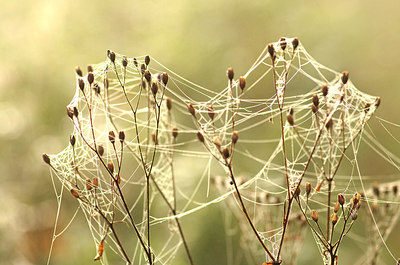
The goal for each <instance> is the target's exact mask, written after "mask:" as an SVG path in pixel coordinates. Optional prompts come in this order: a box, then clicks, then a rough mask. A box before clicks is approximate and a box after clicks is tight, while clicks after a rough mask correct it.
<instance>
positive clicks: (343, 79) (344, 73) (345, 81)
mask: <svg viewBox="0 0 400 265" xmlns="http://www.w3.org/2000/svg"><path fill="white" fill-rule="evenodd" d="M348 80H349V72H346V71H345V72H343V73H342V83H343V85H345V84H346V83H347V81H348Z"/></svg>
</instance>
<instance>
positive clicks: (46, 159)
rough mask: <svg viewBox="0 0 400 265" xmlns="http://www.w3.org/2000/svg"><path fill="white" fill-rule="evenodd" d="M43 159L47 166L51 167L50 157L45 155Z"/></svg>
mask: <svg viewBox="0 0 400 265" xmlns="http://www.w3.org/2000/svg"><path fill="white" fill-rule="evenodd" d="M42 158H43V161H44V162H45V163H46V164H48V165H50V157H49V156H48V155H47V154H43V155H42Z"/></svg>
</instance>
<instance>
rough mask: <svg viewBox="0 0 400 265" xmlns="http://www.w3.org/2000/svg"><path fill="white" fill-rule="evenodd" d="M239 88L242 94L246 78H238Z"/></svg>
mask: <svg viewBox="0 0 400 265" xmlns="http://www.w3.org/2000/svg"><path fill="white" fill-rule="evenodd" d="M239 87H240V89H241V90H242V92H243V90H244V88H245V87H246V78H245V77H244V76H241V77H240V78H239Z"/></svg>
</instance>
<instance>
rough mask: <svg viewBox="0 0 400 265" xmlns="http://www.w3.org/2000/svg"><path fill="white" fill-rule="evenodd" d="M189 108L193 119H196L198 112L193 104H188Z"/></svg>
mask: <svg viewBox="0 0 400 265" xmlns="http://www.w3.org/2000/svg"><path fill="white" fill-rule="evenodd" d="M187 108H188V111H189V113H190V114H192V116H193V117H196V110H195V109H194V107H193V105H192V104H191V103H189V104H187Z"/></svg>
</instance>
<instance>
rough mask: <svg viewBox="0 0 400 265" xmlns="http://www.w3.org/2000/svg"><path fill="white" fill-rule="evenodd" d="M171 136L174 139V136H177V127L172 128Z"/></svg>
mask: <svg viewBox="0 0 400 265" xmlns="http://www.w3.org/2000/svg"><path fill="white" fill-rule="evenodd" d="M172 137H174V138H175V139H176V137H178V128H176V127H174V128H173V129H172Z"/></svg>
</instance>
